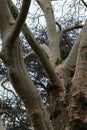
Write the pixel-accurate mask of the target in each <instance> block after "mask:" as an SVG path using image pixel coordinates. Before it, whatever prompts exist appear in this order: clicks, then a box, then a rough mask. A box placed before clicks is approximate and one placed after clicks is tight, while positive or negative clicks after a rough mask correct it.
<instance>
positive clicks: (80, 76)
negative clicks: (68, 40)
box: [0, 0, 87, 130]
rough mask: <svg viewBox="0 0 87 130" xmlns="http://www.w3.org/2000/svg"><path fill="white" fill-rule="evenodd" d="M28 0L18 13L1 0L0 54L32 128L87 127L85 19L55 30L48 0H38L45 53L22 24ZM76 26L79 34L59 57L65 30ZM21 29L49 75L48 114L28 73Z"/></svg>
mask: <svg viewBox="0 0 87 130" xmlns="http://www.w3.org/2000/svg"><path fill="white" fill-rule="evenodd" d="M30 3H31V1H30V0H23V4H22V8H21V11H20V13H19V15H18V11H17V9H16V7H15V6H14V5H13V3H12V1H10V0H7V1H6V0H0V34H1V38H2V43H3V45H2V50H1V52H0V58H1V59H2V60H3V62H4V64H5V65H6V68H7V71H8V76H9V80H10V82H11V83H12V85H13V87H14V89H15V90H16V92H17V93H18V95H19V96H20V97H21V99H22V101H23V103H24V104H25V107H26V109H27V111H28V113H29V116H30V119H31V121H32V125H33V127H34V129H35V130H57V129H58V130H82V129H84V130H87V101H86V100H87V88H86V87H87V83H86V81H87V62H86V61H87V45H86V44H87V38H86V37H87V21H86V22H85V24H84V26H82V25H75V26H73V27H71V28H67V29H61V30H60V31H59V32H57V30H56V23H55V18H54V13H53V9H52V5H51V1H50V0H37V3H38V4H39V6H40V8H41V9H42V10H43V12H44V16H45V19H46V25H47V35H48V41H49V50H50V53H49V56H47V54H46V52H45V51H44V50H43V48H41V46H40V45H39V43H38V41H37V40H36V39H35V38H34V35H33V34H32V32H31V31H30V28H29V27H28V26H27V25H26V24H24V22H25V19H26V16H27V13H28V9H29V6H30ZM3 10H4V11H3ZM17 15H18V16H17ZM13 17H14V18H13ZM14 19H15V20H14ZM82 27H83V28H82ZM76 28H82V30H81V32H80V35H79V36H78V38H77V40H76V42H75V44H74V45H73V47H72V49H71V51H70V53H69V55H68V57H67V58H66V59H65V60H64V61H62V59H61V55H60V43H61V40H62V39H63V37H64V34H65V33H66V32H68V31H71V30H72V29H76ZM21 31H22V32H23V34H24V36H25V38H26V39H27V41H28V43H29V45H30V46H31V48H32V49H33V51H34V52H35V53H36V55H37V56H38V58H39V60H40V62H41V63H42V65H43V67H44V69H45V71H46V73H47V75H48V78H49V82H48V85H47V93H48V97H49V101H50V104H49V105H50V116H49V114H48V112H47V111H46V109H45V107H44V104H43V102H42V99H41V96H40V94H39V93H38V91H37V89H36V86H35V84H34V83H33V82H32V81H31V79H30V77H29V75H28V73H27V70H26V67H25V63H24V59H23V56H22V51H21V44H20V40H19V34H20V32H21ZM29 56H30V55H29Z"/></svg>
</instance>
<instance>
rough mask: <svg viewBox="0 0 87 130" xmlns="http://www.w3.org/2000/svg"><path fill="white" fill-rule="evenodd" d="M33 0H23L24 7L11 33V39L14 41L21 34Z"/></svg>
mask: <svg viewBox="0 0 87 130" xmlns="http://www.w3.org/2000/svg"><path fill="white" fill-rule="evenodd" d="M30 3H31V0H23V4H22V8H21V11H20V14H19V16H18V17H17V20H16V23H15V25H14V28H13V31H12V33H11V41H12V42H14V41H15V40H16V38H17V36H18V35H19V33H20V31H21V28H22V26H23V24H24V22H25V19H26V16H27V13H28V9H29V6H30Z"/></svg>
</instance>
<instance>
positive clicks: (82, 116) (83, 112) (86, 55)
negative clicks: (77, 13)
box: [70, 21, 87, 130]
mask: <svg viewBox="0 0 87 130" xmlns="http://www.w3.org/2000/svg"><path fill="white" fill-rule="evenodd" d="M71 92H72V99H71V104H70V111H71V113H72V115H71V117H70V122H71V123H70V130H87V21H86V22H85V25H84V28H83V34H82V37H81V40H80V47H79V52H78V57H77V64H76V70H75V75H74V78H73V80H72V88H71Z"/></svg>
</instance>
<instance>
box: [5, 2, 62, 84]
mask: <svg viewBox="0 0 87 130" xmlns="http://www.w3.org/2000/svg"><path fill="white" fill-rule="evenodd" d="M7 1H8V5H9V7H10V9H11V11H13V12H12V14H13V17H14V18H15V19H16V17H17V15H18V11H17V8H16V7H15V5H14V4H13V3H12V2H11V0H7ZM15 14H16V15H15ZM22 31H23V34H24V36H25V37H26V39H27V41H28V43H29V44H30V46H31V47H32V49H33V50H34V51H35V53H36V54H37V56H38V57H39V59H40V61H41V63H42V65H43V67H44V68H45V70H46V72H47V75H48V77H49V79H50V81H51V83H52V84H56V85H59V84H60V80H59V79H58V77H57V76H56V74H55V71H54V69H53V67H52V66H51V64H50V62H49V60H48V57H47V55H46V54H45V53H44V51H43V49H42V48H41V47H40V45H39V43H38V42H37V41H36V39H35V38H34V36H33V34H32V33H31V31H30V29H29V28H28V26H27V25H26V24H25V25H24V26H23V28H22Z"/></svg>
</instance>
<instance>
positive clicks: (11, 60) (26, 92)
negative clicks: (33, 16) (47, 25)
mask: <svg viewBox="0 0 87 130" xmlns="http://www.w3.org/2000/svg"><path fill="white" fill-rule="evenodd" d="M25 8H26V6H25ZM3 10H4V11H3ZM10 20H11V21H10ZM9 21H10V22H9ZM15 24H16V23H15V22H14V19H13V17H12V16H11V13H10V10H9V8H8V6H7V2H6V1H5V0H3V1H2V0H0V25H1V26H0V31H1V36H2V42H3V48H2V52H1V53H2V56H3V58H2V59H3V61H4V63H5V65H6V67H7V70H8V75H9V79H10V81H11V83H12V85H13V87H14V89H15V90H16V92H17V93H18V95H19V96H20V97H21V99H22V101H23V102H24V104H25V107H26V108H27V110H28V112H29V115H30V118H31V121H32V124H33V127H34V129H35V130H53V128H52V126H51V123H50V119H49V116H48V114H47V112H46V110H45V108H44V105H43V103H42V100H41V97H40V95H39V94H38V92H37V89H36V86H35V85H34V84H33V82H32V81H31V79H30V77H29V76H28V74H27V71H26V68H25V64H24V60H23V57H22V52H21V46H20V42H19V38H18V37H17V38H16V39H14V40H13V42H12V36H13V35H12V34H14V35H15V33H13V32H14V30H13V29H14V26H15ZM4 27H5V28H4ZM16 31H17V30H15V32H16Z"/></svg>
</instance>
